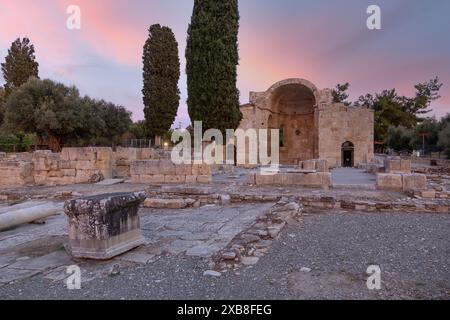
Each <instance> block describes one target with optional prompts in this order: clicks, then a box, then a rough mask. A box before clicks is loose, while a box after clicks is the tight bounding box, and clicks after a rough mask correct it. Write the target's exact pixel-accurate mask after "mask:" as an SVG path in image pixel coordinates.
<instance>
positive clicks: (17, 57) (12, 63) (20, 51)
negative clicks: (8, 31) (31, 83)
mask: <svg viewBox="0 0 450 320" xmlns="http://www.w3.org/2000/svg"><path fill="white" fill-rule="evenodd" d="M2 72H3V78H4V79H5V81H6V84H5V90H6V93H7V94H9V93H10V92H11V90H13V89H15V88H18V87H20V86H21V85H22V84H24V83H25V82H27V81H28V79H29V78H31V77H34V78H38V74H39V64H38V63H37V62H36V57H35V55H34V46H33V44H31V42H30V39H28V38H23V39H20V38H17V39H16V41H14V42H13V43H12V44H11V48H10V49H9V50H8V55H7V56H6V58H5V62H4V63H2Z"/></svg>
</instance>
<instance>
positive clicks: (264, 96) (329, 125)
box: [240, 79, 374, 167]
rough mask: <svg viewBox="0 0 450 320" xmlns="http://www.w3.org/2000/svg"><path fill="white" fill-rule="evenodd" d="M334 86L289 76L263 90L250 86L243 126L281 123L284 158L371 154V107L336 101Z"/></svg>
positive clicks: (342, 159) (352, 162)
mask: <svg viewBox="0 0 450 320" xmlns="http://www.w3.org/2000/svg"><path fill="white" fill-rule="evenodd" d="M332 100H333V99H332V94H331V90H330V89H323V90H320V89H318V88H317V87H316V86H315V85H314V84H312V83H311V82H309V81H307V80H304V79H286V80H283V81H280V82H277V83H275V84H274V85H273V86H272V87H270V88H269V89H268V90H267V91H265V92H250V103H248V104H245V105H243V106H241V111H242V113H243V116H244V117H243V120H242V122H241V126H240V128H241V129H244V130H247V129H249V128H255V129H280V163H281V164H298V162H299V161H303V160H310V159H326V160H328V162H329V165H330V166H331V167H340V166H348V167H352V166H357V165H358V164H361V163H367V162H370V161H371V160H372V159H373V153H374V150H373V142H374V141H373V139H374V133H373V127H374V115H373V111H372V110H370V109H368V108H364V107H347V106H345V105H344V104H342V103H333V101H332Z"/></svg>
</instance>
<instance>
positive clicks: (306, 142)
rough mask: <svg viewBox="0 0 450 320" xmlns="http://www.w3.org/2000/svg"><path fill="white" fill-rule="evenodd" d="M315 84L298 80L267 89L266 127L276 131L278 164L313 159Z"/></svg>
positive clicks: (277, 84) (314, 142)
mask: <svg viewBox="0 0 450 320" xmlns="http://www.w3.org/2000/svg"><path fill="white" fill-rule="evenodd" d="M316 91H317V89H316V87H315V86H314V85H313V84H312V83H310V82H309V81H306V80H302V79H287V80H284V81H281V82H279V83H276V84H275V85H273V86H272V87H271V88H270V89H269V90H268V91H267V92H268V95H267V97H266V107H267V108H268V110H269V112H270V116H269V119H268V128H269V129H279V130H280V163H281V164H296V163H298V161H299V160H308V159H314V158H315V156H316V154H315V147H316V144H317V143H316V136H317V134H316V130H317V128H316V123H315V111H316V96H315V93H316Z"/></svg>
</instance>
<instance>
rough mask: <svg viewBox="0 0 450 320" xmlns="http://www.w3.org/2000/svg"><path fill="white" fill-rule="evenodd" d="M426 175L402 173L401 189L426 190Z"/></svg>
mask: <svg viewBox="0 0 450 320" xmlns="http://www.w3.org/2000/svg"><path fill="white" fill-rule="evenodd" d="M426 189H427V176H426V175H424V174H404V175H403V191H412V190H426Z"/></svg>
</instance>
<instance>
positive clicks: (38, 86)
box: [5, 78, 132, 151]
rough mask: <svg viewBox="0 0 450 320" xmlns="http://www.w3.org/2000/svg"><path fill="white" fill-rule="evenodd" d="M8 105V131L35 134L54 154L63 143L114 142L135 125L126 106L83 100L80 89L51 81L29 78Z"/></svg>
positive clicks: (6, 118) (6, 117)
mask: <svg viewBox="0 0 450 320" xmlns="http://www.w3.org/2000/svg"><path fill="white" fill-rule="evenodd" d="M5 106H6V112H5V125H6V128H7V129H10V130H11V131H18V130H21V131H24V132H25V133H35V134H36V135H37V137H38V139H39V140H40V143H47V144H49V146H50V147H51V149H52V150H54V151H58V150H59V149H60V147H61V144H74V143H77V144H83V143H86V144H95V143H105V142H106V143H108V144H111V143H114V141H115V140H117V139H120V138H119V136H120V135H121V134H123V133H124V132H125V131H127V130H128V128H129V127H130V125H131V123H132V122H131V113H130V112H128V111H126V110H125V108H124V107H121V106H116V105H114V104H112V103H109V102H105V101H103V100H100V101H97V100H94V99H91V98H89V97H81V96H80V94H79V91H78V90H77V88H75V87H67V86H65V85H63V84H61V83H56V82H53V81H51V80H48V79H46V80H40V79H36V78H31V79H29V80H28V82H26V83H25V84H24V85H22V86H21V87H19V88H17V89H15V90H14V91H13V92H12V93H11V95H10V96H9V97H8V99H7V101H6V104H5Z"/></svg>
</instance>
